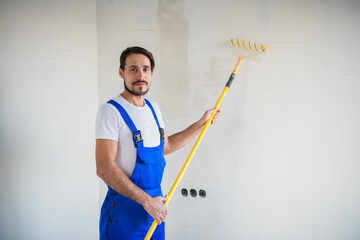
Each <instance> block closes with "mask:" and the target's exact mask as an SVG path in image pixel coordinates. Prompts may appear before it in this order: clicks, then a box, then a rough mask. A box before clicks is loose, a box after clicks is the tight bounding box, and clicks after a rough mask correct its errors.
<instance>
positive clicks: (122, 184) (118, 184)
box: [98, 164, 151, 206]
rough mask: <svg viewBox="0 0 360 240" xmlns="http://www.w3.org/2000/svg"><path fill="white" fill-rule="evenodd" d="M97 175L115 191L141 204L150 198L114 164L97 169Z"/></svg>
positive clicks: (144, 203)
mask: <svg viewBox="0 0 360 240" xmlns="http://www.w3.org/2000/svg"><path fill="white" fill-rule="evenodd" d="M98 176H99V177H100V178H101V179H102V180H103V181H104V182H105V183H106V184H107V185H109V186H110V187H111V188H112V189H114V190H115V191H116V192H118V193H120V194H121V195H123V196H125V197H127V198H130V199H131V200H133V201H135V202H137V203H139V204H141V205H143V206H144V205H146V203H147V202H148V201H149V198H151V197H150V196H149V195H148V194H147V193H145V192H144V191H143V190H142V189H140V188H139V187H138V186H136V185H135V184H134V183H133V182H132V181H131V180H130V179H129V178H128V177H127V176H126V175H125V174H124V173H123V171H121V170H120V169H119V168H118V167H117V166H116V165H115V164H114V165H113V166H109V167H107V169H103V170H101V171H99V172H98Z"/></svg>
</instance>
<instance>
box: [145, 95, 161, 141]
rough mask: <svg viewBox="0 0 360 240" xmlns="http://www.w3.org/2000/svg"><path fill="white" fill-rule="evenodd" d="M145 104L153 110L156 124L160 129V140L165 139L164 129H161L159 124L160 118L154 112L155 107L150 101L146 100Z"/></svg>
mask: <svg viewBox="0 0 360 240" xmlns="http://www.w3.org/2000/svg"><path fill="white" fill-rule="evenodd" d="M145 102H146V104H147V105H148V106H149V108H150V109H151V112H152V114H153V115H154V118H155V121H156V124H157V125H158V128H159V132H160V139H164V129H163V128H161V127H160V123H159V120H158V118H157V116H156V113H155V110H154V108H153V106H152V105H151V103H150V101H149V100H147V99H145Z"/></svg>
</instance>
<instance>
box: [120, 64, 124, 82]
mask: <svg viewBox="0 0 360 240" xmlns="http://www.w3.org/2000/svg"><path fill="white" fill-rule="evenodd" d="M119 75H120V77H121V78H122V79H124V71H123V70H122V69H121V68H120V67H119Z"/></svg>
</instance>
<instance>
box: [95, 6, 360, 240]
mask: <svg viewBox="0 0 360 240" xmlns="http://www.w3.org/2000/svg"><path fill="white" fill-rule="evenodd" d="M97 11H98V12H97V13H98V15H97V16H98V39H99V41H98V45H99V100H100V103H102V102H104V101H106V100H107V99H109V98H111V97H112V96H114V95H116V94H118V93H119V92H121V91H122V81H121V79H120V78H119V77H118V75H117V70H118V58H119V54H120V52H121V51H122V50H123V49H124V48H126V47H127V46H131V45H141V46H144V47H145V48H148V49H149V50H151V51H152V52H153V53H154V55H155V58H156V60H157V66H156V68H155V76H154V78H153V83H152V89H151V91H150V93H149V96H148V97H149V98H151V99H153V100H155V101H157V102H158V103H159V104H160V107H161V108H162V109H163V116H164V120H165V124H166V126H167V131H168V133H174V132H176V131H179V130H181V129H183V128H184V127H185V126H187V125H188V124H190V123H191V122H193V121H195V120H197V119H198V118H199V117H200V116H201V114H202V112H203V111H204V110H206V109H208V108H210V107H212V106H213V105H214V104H215V102H216V100H217V98H218V96H219V95H220V92H221V90H222V89H223V86H224V84H225V83H226V81H227V79H228V76H229V75H230V73H231V71H232V69H233V67H234V65H235V63H236V58H237V56H238V55H239V54H240V51H239V50H237V49H235V48H232V47H231V46H230V45H229V41H230V39H231V38H242V39H245V40H249V41H255V42H260V43H265V44H267V45H268V49H269V50H268V53H267V54H266V55H265V56H263V57H253V58H251V59H248V60H244V62H243V64H242V66H241V68H240V71H239V74H238V77H237V79H236V81H235V82H234V83H233V85H232V87H231V89H230V91H229V93H228V95H227V96H226V98H225V100H224V102H223V105H222V107H221V108H222V114H221V119H220V120H219V123H218V124H217V125H216V126H215V127H212V128H211V129H210V130H209V131H208V133H207V135H206V136H205V139H204V140H203V142H202V144H201V146H200V148H199V150H198V152H197V153H196V155H195V158H194V160H193V162H192V163H191V165H190V167H189V170H188V171H187V173H186V174H185V176H184V178H183V181H182V182H181V184H180V186H179V189H178V191H177V193H176V196H175V197H174V198H173V199H172V201H171V202H170V205H169V216H168V218H167V237H168V239H277V240H279V239H292V240H293V239H304V240H305V239H359V238H360V231H359V225H360V191H359V189H360V175H359V170H360V162H359V159H360V152H359V149H358V148H359V146H360V126H359V122H360V106H359V105H360V95H359V91H360V82H359V80H358V78H359V75H360V70H359V67H358V59H357V58H358V55H359V53H360V50H359V49H358V48H357V47H356V43H358V42H359V40H360V31H359V30H360V25H359V23H360V3H359V2H358V1H310V0H306V1H263V0H262V1H260V0H258V1H185V0H182V1H180V0H179V1H165V0H164V1H155V0H153V1H145V0H143V1H105V0H99V1H98V2H97ZM191 146H192V145H188V146H187V147H185V148H184V149H182V150H180V151H179V152H177V153H174V154H172V155H170V156H168V157H167V162H168V164H167V168H166V173H165V177H164V182H163V189H164V192H167V191H169V189H170V187H171V185H172V183H173V181H174V180H175V178H176V176H177V174H178V172H179V170H180V168H181V165H182V163H183V161H184V160H185V159H186V157H187V155H188V153H189V151H190V148H191ZM183 187H185V188H187V189H190V188H195V189H196V190H199V189H205V190H206V191H207V193H208V195H207V197H206V198H204V199H201V198H199V197H197V198H189V197H188V198H184V197H182V196H181V194H180V189H181V188H183ZM101 189H102V192H101V196H100V198H101V200H102V199H103V194H104V189H105V188H104V185H101Z"/></svg>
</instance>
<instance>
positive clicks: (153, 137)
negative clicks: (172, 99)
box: [96, 47, 220, 240]
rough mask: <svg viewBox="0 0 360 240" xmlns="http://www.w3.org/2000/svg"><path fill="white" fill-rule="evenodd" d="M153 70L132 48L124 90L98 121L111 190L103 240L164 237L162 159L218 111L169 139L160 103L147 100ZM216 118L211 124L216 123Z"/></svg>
mask: <svg viewBox="0 0 360 240" xmlns="http://www.w3.org/2000/svg"><path fill="white" fill-rule="evenodd" d="M154 67H155V61H154V58H153V56H152V54H151V53H150V52H149V51H147V50H146V49H144V48H141V47H130V48H127V49H126V50H124V51H123V52H122V54H121V56H120V68H119V75H120V77H121V78H122V79H123V80H124V91H123V92H122V93H121V94H120V95H118V96H116V97H114V98H113V99H112V100H110V101H109V102H108V103H106V104H103V105H102V106H101V107H100V108H99V110H98V114H97V118H96V167H97V175H98V176H99V177H100V178H101V179H102V180H103V181H104V182H105V183H106V184H107V185H108V186H109V190H108V193H107V196H106V198H105V200H104V203H103V206H102V208H101V216H100V239H112V240H114V239H144V237H145V235H146V233H147V231H148V229H149V228H150V226H151V224H152V222H153V219H155V220H156V221H157V223H158V224H159V226H158V227H157V229H156V230H155V232H154V234H153V238H152V239H164V238H165V230H164V229H165V225H164V221H165V218H166V215H167V209H166V206H165V205H164V203H163V201H165V200H166V199H167V196H163V194H162V192H161V187H160V184H161V180H162V176H163V171H164V167H165V164H166V163H165V159H164V154H165V155H166V154H169V153H171V152H173V151H176V150H178V149H179V148H181V147H182V146H184V145H185V144H186V143H188V142H189V141H190V140H191V139H192V138H194V137H195V136H196V135H197V134H198V133H199V132H200V131H201V129H202V128H203V126H204V125H205V123H206V121H207V120H208V119H209V118H210V116H211V114H212V112H214V111H217V112H220V110H217V109H216V108H213V109H210V110H208V111H206V112H205V113H204V115H203V116H202V117H201V119H200V120H199V121H197V122H195V123H194V124H192V125H191V126H189V127H188V128H187V129H185V130H183V131H181V132H179V133H176V134H174V135H171V136H169V137H168V135H167V133H166V131H165V130H164V123H163V120H162V117H161V112H160V109H159V106H158V104H157V103H155V102H152V101H148V100H146V99H144V95H145V94H146V93H147V92H148V90H149V88H150V84H151V77H152V74H153V70H154ZM216 118H217V113H216V115H215V117H214V119H213V121H212V123H215V122H216Z"/></svg>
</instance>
